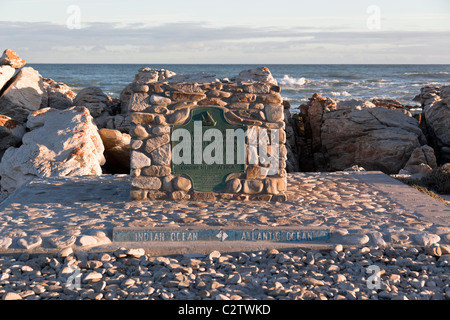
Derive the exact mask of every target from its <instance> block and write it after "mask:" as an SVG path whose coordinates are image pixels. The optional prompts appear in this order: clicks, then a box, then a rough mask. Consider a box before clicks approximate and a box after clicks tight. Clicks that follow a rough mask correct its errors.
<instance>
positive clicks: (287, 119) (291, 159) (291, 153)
mask: <svg viewBox="0 0 450 320" xmlns="http://www.w3.org/2000/svg"><path fill="white" fill-rule="evenodd" d="M283 106H284V123H285V129H284V130H285V137H284V139H283V141H284V142H285V144H286V151H287V160H286V171H287V172H298V171H300V160H299V148H298V146H297V139H296V128H295V126H296V123H295V119H294V118H293V117H292V115H291V111H290V108H291V105H290V103H289V102H288V101H283Z"/></svg>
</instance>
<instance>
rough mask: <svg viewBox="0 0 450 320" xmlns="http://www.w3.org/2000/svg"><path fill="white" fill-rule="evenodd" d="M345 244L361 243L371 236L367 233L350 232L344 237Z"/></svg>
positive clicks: (367, 240) (364, 242)
mask: <svg viewBox="0 0 450 320" xmlns="http://www.w3.org/2000/svg"><path fill="white" fill-rule="evenodd" d="M343 241H344V243H345V244H352V245H361V244H366V243H367V242H369V241H370V239H369V237H368V236H367V235H365V234H349V235H346V236H344V237H343Z"/></svg>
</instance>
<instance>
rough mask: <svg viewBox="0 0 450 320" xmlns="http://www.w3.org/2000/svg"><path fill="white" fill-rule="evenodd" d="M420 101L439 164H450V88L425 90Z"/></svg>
mask: <svg viewBox="0 0 450 320" xmlns="http://www.w3.org/2000/svg"><path fill="white" fill-rule="evenodd" d="M420 101H421V103H422V105H423V113H424V115H425V121H426V125H427V131H428V140H429V141H430V145H431V146H433V147H434V149H435V153H436V157H437V160H438V163H440V164H442V163H446V162H450V86H445V87H441V88H440V89H439V90H438V89H436V88H434V87H431V88H430V87H426V88H423V89H422V94H421V96H420Z"/></svg>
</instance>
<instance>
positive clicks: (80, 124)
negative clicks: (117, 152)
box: [0, 107, 105, 192]
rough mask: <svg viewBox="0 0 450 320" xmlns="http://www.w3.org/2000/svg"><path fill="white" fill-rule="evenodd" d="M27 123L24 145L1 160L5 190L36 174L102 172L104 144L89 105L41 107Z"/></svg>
mask: <svg viewBox="0 0 450 320" xmlns="http://www.w3.org/2000/svg"><path fill="white" fill-rule="evenodd" d="M26 125H27V127H28V128H29V129H31V131H30V132H28V133H26V134H25V135H24V136H23V139H22V142H23V144H22V145H21V146H20V147H19V148H14V147H11V148H9V149H7V150H6V152H5V154H4V155H3V158H2V161H1V163H0V176H1V180H0V184H1V188H2V190H4V191H7V192H13V191H14V190H16V189H17V188H18V187H19V186H21V185H22V184H24V183H25V182H27V181H29V180H32V179H33V178H34V177H51V176H84V175H101V174H102V169H101V165H103V164H104V162H105V159H104V156H103V152H104V147H103V144H102V140H101V138H100V136H99V134H98V129H97V127H96V126H95V124H94V123H93V121H92V117H91V115H90V114H89V110H88V109H87V108H85V107H71V108H69V109H66V110H56V109H50V108H46V109H41V110H39V111H37V112H34V113H32V114H30V116H29V117H28V121H27V124H26Z"/></svg>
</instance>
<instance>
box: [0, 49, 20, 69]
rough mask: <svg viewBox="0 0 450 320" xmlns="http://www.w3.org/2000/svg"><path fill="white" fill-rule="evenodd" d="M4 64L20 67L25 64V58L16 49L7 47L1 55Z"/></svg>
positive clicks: (0, 64)
mask: <svg viewBox="0 0 450 320" xmlns="http://www.w3.org/2000/svg"><path fill="white" fill-rule="evenodd" d="M2 65H8V66H11V67H13V68H14V69H19V68H22V67H23V66H24V65H25V60H23V59H21V58H20V57H19V56H18V55H17V53H16V52H15V51H14V50H11V49H6V50H5V51H3V54H2V56H1V57H0V66H2Z"/></svg>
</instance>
